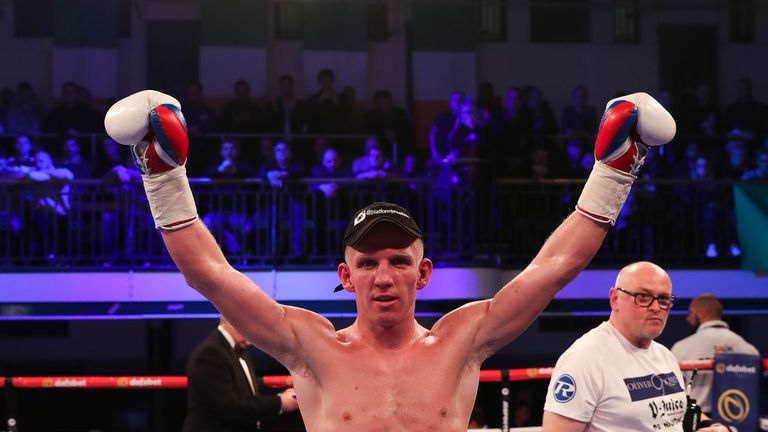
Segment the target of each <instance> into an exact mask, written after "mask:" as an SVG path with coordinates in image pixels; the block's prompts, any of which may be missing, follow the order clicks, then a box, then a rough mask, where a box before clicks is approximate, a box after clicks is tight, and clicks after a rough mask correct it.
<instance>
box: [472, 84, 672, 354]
mask: <svg viewBox="0 0 768 432" xmlns="http://www.w3.org/2000/svg"><path fill="white" fill-rule="evenodd" d="M674 134H675V121H674V120H673V119H672V116H671V115H669V113H668V112H667V111H666V110H665V109H664V108H663V107H662V106H661V105H660V104H659V103H658V102H656V101H655V100H654V99H653V98H652V97H650V96H649V95H647V94H645V93H635V94H631V95H628V96H624V97H621V98H617V99H614V100H611V101H610V102H608V104H607V106H606V111H605V113H604V114H603V119H602V120H601V124H600V130H599V131H598V134H597V139H596V141H595V159H596V162H595V166H594V168H593V169H592V173H591V174H590V176H589V179H588V180H587V183H586V185H585V186H584V190H583V191H582V194H581V196H580V198H579V201H578V205H577V206H576V212H574V213H573V214H571V215H570V216H569V217H568V218H567V219H566V220H565V221H564V222H563V223H562V224H561V225H560V226H559V227H558V228H557V229H556V230H555V231H554V233H552V235H551V236H550V237H549V239H548V240H547V241H546V242H545V243H544V246H543V247H542V248H541V250H540V251H539V253H538V254H537V255H536V257H535V258H534V259H533V261H532V262H531V264H530V265H528V267H527V268H526V269H525V270H523V272H522V273H520V274H519V275H517V277H515V278H514V279H513V280H512V281H511V282H509V283H508V284H507V285H506V286H504V287H503V288H502V289H501V290H500V291H499V292H498V293H497V294H496V296H495V297H494V298H493V299H491V300H490V301H489V302H487V303H486V304H482V303H481V307H477V310H478V312H477V313H479V314H483V317H482V319H481V320H480V322H479V327H478V333H477V336H476V337H475V343H474V348H475V349H476V350H478V351H479V352H481V353H484V354H485V355H490V354H492V353H493V352H495V351H496V350H498V349H499V348H501V347H503V346H504V345H506V344H507V343H509V342H511V341H512V340H513V339H514V338H515V337H517V336H518V335H519V334H520V333H522V332H523V331H524V330H525V329H526V328H527V327H528V326H529V325H530V324H531V323H532V322H533V320H535V319H536V317H537V316H538V315H539V314H540V313H541V311H542V310H544V308H545V307H546V306H547V304H548V303H549V302H550V300H551V299H552V297H553V296H554V295H555V293H557V292H558V291H559V290H560V289H562V288H563V287H564V286H565V285H567V284H568V283H570V282H571V281H572V280H573V279H574V278H575V277H576V276H577V275H578V274H579V272H581V271H582V270H583V269H584V267H586V266H587V264H589V262H590V261H591V260H592V257H593V256H594V255H595V253H597V250H598V249H599V248H600V245H601V244H602V242H603V239H604V238H605V235H606V233H607V230H608V227H609V225H613V224H614V223H615V222H616V218H617V217H618V215H619V212H620V210H621V207H622V206H623V205H624V201H625V200H626V198H627V196H628V195H629V190H630V187H631V186H632V183H633V182H634V180H635V178H636V174H637V172H638V171H639V169H640V167H641V166H642V164H643V161H644V159H645V156H646V154H647V152H648V146H658V145H662V144H665V143H667V142H669V141H671V140H672V138H673V137H674Z"/></svg>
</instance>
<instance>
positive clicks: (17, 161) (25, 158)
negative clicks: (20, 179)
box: [6, 135, 36, 172]
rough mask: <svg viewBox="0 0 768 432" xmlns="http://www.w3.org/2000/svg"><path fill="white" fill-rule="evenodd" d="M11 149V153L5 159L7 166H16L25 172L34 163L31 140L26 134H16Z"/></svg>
mask: <svg viewBox="0 0 768 432" xmlns="http://www.w3.org/2000/svg"><path fill="white" fill-rule="evenodd" d="M13 150H14V152H13V155H12V156H11V157H9V158H8V160H7V161H6V163H7V165H8V166H9V167H18V169H19V170H21V171H24V172H27V171H29V170H31V169H32V168H33V167H34V166H35V165H36V161H35V157H34V156H33V153H32V151H33V146H32V141H31V140H30V139H29V137H28V136H26V135H19V136H17V137H16V143H15V145H14V148H13Z"/></svg>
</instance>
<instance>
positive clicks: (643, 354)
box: [542, 261, 728, 432]
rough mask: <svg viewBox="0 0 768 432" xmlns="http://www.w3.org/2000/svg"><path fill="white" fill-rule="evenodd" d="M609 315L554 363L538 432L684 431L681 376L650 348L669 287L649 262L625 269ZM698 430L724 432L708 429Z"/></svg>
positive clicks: (658, 348) (656, 347)
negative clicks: (605, 320) (607, 318)
mask: <svg viewBox="0 0 768 432" xmlns="http://www.w3.org/2000/svg"><path fill="white" fill-rule="evenodd" d="M609 298H610V303H611V316H610V318H609V320H608V321H607V322H604V323H602V324H600V325H599V326H598V327H596V328H594V329H592V330H591V331H589V332H588V333H587V334H585V335H584V336H582V337H581V338H579V339H578V340H577V341H576V342H574V343H573V345H571V347H570V348H568V350H566V351H565V353H563V355H562V356H560V359H558V361H557V365H556V366H555V370H554V371H553V373H552V379H551V380H550V383H549V389H548V391H547V399H546V403H545V404H544V422H543V426H542V430H543V432H582V431H589V432H622V431H626V432H642V431H675V432H681V431H682V430H683V426H682V420H683V416H684V415H685V408H686V398H685V390H684V384H683V381H682V379H683V375H682V372H681V371H680V366H679V364H678V362H677V360H676V359H675V357H674V356H673V355H672V353H671V352H670V351H669V350H668V349H667V348H665V347H664V346H662V345H661V344H659V343H657V342H655V341H654V339H655V338H656V337H658V336H659V335H660V334H661V332H662V330H664V326H665V325H666V323H667V318H668V316H669V309H670V308H671V307H672V303H673V301H674V296H673V295H672V281H671V280H670V278H669V275H668V274H667V272H666V271H664V269H662V268H661V267H659V266H657V265H656V264H653V263H650V262H645V261H643V262H637V263H634V264H630V265H628V266H626V267H624V268H623V269H622V270H621V271H620V272H619V275H618V277H617V278H616V285H615V286H614V287H612V288H611V289H610V293H609ZM699 430H700V431H707V432H715V431H718V432H720V431H727V430H728V429H727V428H726V427H725V426H723V425H719V424H716V425H712V426H710V427H707V428H704V429H699Z"/></svg>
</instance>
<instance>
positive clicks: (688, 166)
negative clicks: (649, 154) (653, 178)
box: [672, 141, 704, 179]
mask: <svg viewBox="0 0 768 432" xmlns="http://www.w3.org/2000/svg"><path fill="white" fill-rule="evenodd" d="M702 156H704V155H703V154H702V152H701V146H699V143H698V142H696V141H689V142H688V143H687V144H686V145H685V153H683V157H682V158H681V159H680V160H678V161H676V162H675V164H674V165H673V166H672V176H673V177H674V178H678V179H689V178H691V173H692V172H693V170H695V169H696V161H697V160H698V159H699V158H700V157H702Z"/></svg>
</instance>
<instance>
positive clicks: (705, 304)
mask: <svg viewBox="0 0 768 432" xmlns="http://www.w3.org/2000/svg"><path fill="white" fill-rule="evenodd" d="M689 309H691V310H695V311H696V312H697V313H698V314H699V318H700V320H701V322H705V321H710V320H719V319H722V317H723V304H722V303H720V300H718V299H717V297H715V296H713V295H712V294H702V295H700V296H697V297H696V298H694V299H693V300H691V305H690V306H689Z"/></svg>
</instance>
